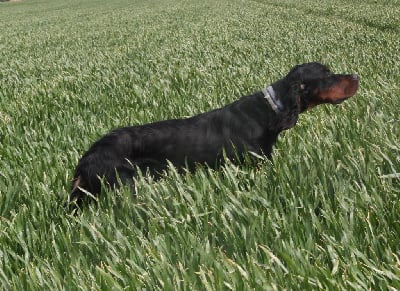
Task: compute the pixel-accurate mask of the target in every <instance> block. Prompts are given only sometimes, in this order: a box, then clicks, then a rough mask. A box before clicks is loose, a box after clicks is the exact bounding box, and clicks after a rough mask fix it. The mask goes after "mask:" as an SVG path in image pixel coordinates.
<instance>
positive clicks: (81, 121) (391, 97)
mask: <svg viewBox="0 0 400 291" xmlns="http://www.w3.org/2000/svg"><path fill="white" fill-rule="evenodd" d="M399 15H400V2H399V1H398V0H385V1H379V2H378V1H374V0H362V1H360V2H358V3H357V4H355V3H354V2H352V1H350V0H333V1H329V2H324V1H318V5H316V4H315V1H311V0H306V1H301V2H298V1H294V0H284V1H278V0H268V1H267V0H257V1H241V0H233V1H228V0H221V1H212V0H206V1H201V2H198V1H193V0H166V1H162V2H160V1H155V0H149V1H143V0H134V1H128V0H116V1H105V0H88V1H78V0H71V1H61V0H52V1H50V0H25V1H19V2H14V3H10V2H2V3H0V25H1V33H0V140H1V143H0V229H1V231H0V286H1V287H0V288H1V289H4V290H43V289H56V290H58V289H59V290H89V289H96V290H97V289H102V290H103V289H104V290H121V289H128V290H143V289H146V290H188V289H194V290H224V289H230V290H281V289H305V290H309V289H328V290H359V289H362V290H370V289H373V290H398V289H400V241H399V237H400V216H399V209H400V202H399V193H400V117H399V116H400V98H399V96H400V65H399V64H400V53H399V47H400V37H399V35H400V27H399V25H398V24H399V23H400V16H399ZM311 61H317V62H320V63H323V64H325V65H327V66H328V67H330V68H331V69H332V71H333V72H335V73H357V74H359V76H360V80H361V83H360V89H359V91H358V93H357V95H356V96H354V97H353V98H350V99H349V100H347V101H346V102H344V103H343V104H341V105H340V106H330V105H325V106H320V107H317V108H315V109H312V110H310V111H307V112H306V113H304V114H302V115H301V116H300V118H299V121H298V123H297V125H296V126H295V127H294V128H292V129H291V130H288V131H285V132H283V133H282V134H281V135H280V137H279V139H278V142H277V144H276V145H275V148H274V152H273V159H274V163H271V162H270V161H268V160H267V159H260V163H259V165H258V167H252V166H251V165H247V164H244V165H242V166H240V167H239V166H235V165H233V164H229V163H228V164H227V165H225V166H223V167H222V168H221V169H217V170H211V169H208V168H205V167H204V168H200V169H198V170H197V171H196V172H195V173H193V174H189V173H187V174H184V175H179V174H178V173H177V172H176V171H175V170H174V169H171V170H170V171H169V172H168V173H167V174H166V176H165V178H163V179H161V180H160V181H153V180H152V179H151V178H148V179H146V178H143V177H140V178H138V179H137V193H138V195H137V197H132V195H131V193H130V192H129V189H122V190H121V191H119V192H118V193H112V192H111V193H110V192H107V191H105V192H104V193H102V197H101V198H100V199H99V203H98V205H92V206H90V207H88V208H85V209H84V210H83V211H81V212H79V213H78V214H77V215H72V214H71V212H70V211H69V210H68V209H67V208H66V207H65V203H66V201H67V198H68V194H69V187H70V183H71V179H72V176H73V171H74V168H75V166H76V164H77V162H78V160H79V158H80V157H81V155H82V154H83V153H84V152H85V151H86V150H87V149H88V148H89V146H90V145H91V144H92V143H93V142H94V141H95V140H97V139H98V138H99V137H101V136H102V135H104V134H105V133H107V132H109V131H110V130H112V129H115V128H118V127H124V126H130V125H137V124H144V123H148V122H153V121H158V120H164V119H172V118H183V117H188V116H193V115H195V114H198V113H201V112H206V111H209V110H212V109H215V108H219V107H222V106H224V105H225V104H228V103H230V102H232V101H234V100H236V99H238V98H240V97H241V96H243V95H247V94H251V93H253V92H256V91H259V90H260V89H262V88H264V87H266V86H268V85H269V84H271V83H272V82H274V81H276V80H277V79H279V78H281V77H283V76H284V75H285V74H286V73H287V72H289V70H290V69H291V68H292V67H293V66H295V65H297V64H301V63H305V62H311Z"/></svg>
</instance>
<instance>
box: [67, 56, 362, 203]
mask: <svg viewBox="0 0 400 291" xmlns="http://www.w3.org/2000/svg"><path fill="white" fill-rule="evenodd" d="M344 79H346V80H349V79H352V80H354V82H351V84H352V86H356V85H355V83H357V87H358V80H356V79H357V78H356V77H355V75H333V74H331V73H330V71H329V70H328V69H327V68H326V67H325V66H323V65H321V64H318V63H308V64H303V65H299V66H296V67H294V68H293V69H292V70H291V71H290V72H289V74H288V75H287V76H286V77H284V78H283V79H280V80H278V81H277V82H275V83H273V84H272V87H273V89H274V91H275V93H276V98H277V99H278V100H280V102H281V103H282V105H283V106H282V110H281V111H279V112H275V111H274V110H273V109H272V108H271V106H270V104H269V103H268V102H267V101H266V99H265V98H264V94H263V93H262V92H257V93H255V94H252V95H248V96H244V97H242V98H240V99H239V100H237V101H235V102H233V103H231V104H229V105H226V106H225V107H222V108H220V109H216V110H213V111H210V112H207V113H203V114H199V115H196V116H194V117H191V118H185V119H173V120H166V121H160V122H155V123H150V124H145V125H139V126H133V127H125V128H120V129H116V130H114V131H112V132H111V133H109V134H107V135H105V136H104V137H102V138H101V139H100V140H98V141H97V142H95V143H94V144H93V145H92V146H91V148H90V149H89V150H88V151H87V152H86V153H85V154H84V155H83V157H82V158H81V159H80V161H79V163H78V166H77V168H76V171H75V175H74V181H73V183H72V190H71V194H70V201H74V200H76V201H77V203H78V204H80V203H81V202H82V200H83V199H85V197H87V193H85V192H90V193H91V194H92V195H94V196H96V195H98V194H99V193H100V189H101V182H100V181H101V180H100V178H103V179H104V181H105V183H106V184H107V185H109V186H111V187H118V185H119V181H118V178H117V176H118V177H119V179H120V182H122V183H123V184H128V185H131V186H132V187H133V186H134V185H133V183H134V180H133V177H135V176H136V175H137V169H140V170H141V171H143V172H146V171H149V172H150V173H151V174H153V175H157V173H160V172H162V171H163V170H165V169H166V168H167V165H168V163H167V160H168V161H170V162H171V163H172V164H173V165H174V166H175V167H177V168H178V169H182V168H188V169H189V170H193V169H195V167H196V164H205V165H208V166H210V167H214V166H216V165H218V164H220V163H223V160H224V157H225V158H228V159H230V160H237V159H239V160H240V159H242V158H243V156H244V155H245V154H246V152H248V151H251V152H254V153H256V154H258V155H266V156H267V157H268V158H271V153H272V146H273V145H274V143H275V141H276V139H277V137H278V134H279V133H280V132H281V131H283V130H285V129H288V128H291V127H293V126H294V125H295V124H296V121H297V119H298V116H299V114H300V113H301V112H303V111H305V110H306V109H307V108H309V107H312V106H315V105H317V104H321V103H337V102H339V101H340V100H342V99H345V98H348V97H350V96H352V95H351V94H354V93H355V91H356V90H357V88H355V91H354V90H353V91H354V92H350V93H351V94H350V93H349V94H348V96H347V95H346V96H345V95H344V94H342V95H343V96H340V98H338V97H335V98H336V99H335V100H325V99H324V100H322V97H320V96H319V95H318V94H322V93H318V92H325V93H324V94H325V95H326V94H328V93H326V92H327V90H328V89H330V88H331V87H334V86H338V84H339V83H340V80H344ZM343 86H344V85H343ZM350 89H351V88H350ZM353 89H354V88H353ZM324 90H325V91H324ZM350 91H351V90H350ZM325 95H324V96H325ZM116 173H118V175H116Z"/></svg>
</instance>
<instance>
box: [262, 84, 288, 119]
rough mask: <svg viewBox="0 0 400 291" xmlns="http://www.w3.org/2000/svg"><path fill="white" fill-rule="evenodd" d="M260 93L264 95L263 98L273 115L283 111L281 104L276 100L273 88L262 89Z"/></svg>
mask: <svg viewBox="0 0 400 291" xmlns="http://www.w3.org/2000/svg"><path fill="white" fill-rule="evenodd" d="M261 91H262V92H263V94H264V98H265V99H266V100H267V101H268V103H269V105H270V106H271V108H272V110H274V111H275V113H279V112H280V111H282V110H283V105H282V102H281V101H280V100H278V99H276V94H275V90H274V88H272V86H269V87H267V88H264V89H262V90H261Z"/></svg>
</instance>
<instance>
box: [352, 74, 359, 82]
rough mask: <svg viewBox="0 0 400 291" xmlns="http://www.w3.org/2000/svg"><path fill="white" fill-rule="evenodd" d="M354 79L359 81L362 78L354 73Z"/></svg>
mask: <svg viewBox="0 0 400 291" xmlns="http://www.w3.org/2000/svg"><path fill="white" fill-rule="evenodd" d="M352 78H353V80H355V81H358V80H359V79H360V78H359V77H358V75H357V74H353V75H352Z"/></svg>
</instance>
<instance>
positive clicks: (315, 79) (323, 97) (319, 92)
mask: <svg viewBox="0 0 400 291" xmlns="http://www.w3.org/2000/svg"><path fill="white" fill-rule="evenodd" d="M283 80H284V82H285V83H287V84H289V85H290V88H292V92H291V93H292V94H291V95H295V96H291V97H292V98H293V97H294V98H295V100H294V101H295V102H296V103H297V105H298V106H299V109H300V112H303V111H305V110H307V109H310V108H312V107H314V106H316V105H319V104H325V103H330V104H339V103H341V102H343V101H344V100H346V99H348V98H350V97H352V96H353V95H354V94H356V92H357V90H358V85H359V78H358V75H355V74H333V73H332V72H331V71H330V70H329V69H328V68H327V67H326V66H324V65H321V64H319V63H306V64H302V65H298V66H295V67H294V68H293V69H292V70H291V71H290V72H289V74H287V76H286V77H285V78H284V79H283Z"/></svg>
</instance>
